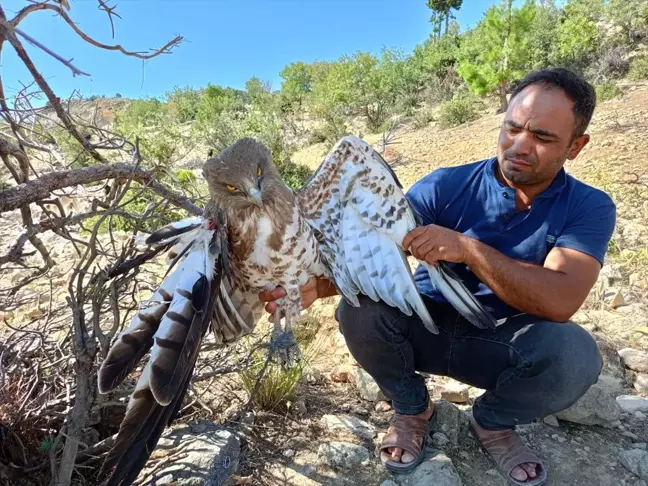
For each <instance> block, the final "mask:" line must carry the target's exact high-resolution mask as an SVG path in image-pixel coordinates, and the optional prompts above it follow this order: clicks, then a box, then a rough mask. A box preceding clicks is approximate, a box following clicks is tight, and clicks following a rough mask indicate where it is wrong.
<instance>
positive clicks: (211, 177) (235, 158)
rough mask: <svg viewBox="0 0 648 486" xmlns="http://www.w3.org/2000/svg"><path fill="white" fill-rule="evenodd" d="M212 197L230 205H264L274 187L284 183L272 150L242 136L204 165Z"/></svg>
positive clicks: (234, 207)
mask: <svg viewBox="0 0 648 486" xmlns="http://www.w3.org/2000/svg"><path fill="white" fill-rule="evenodd" d="M203 176H204V177H205V180H206V181H207V185H208V186H209V193H210V196H211V199H212V200H213V201H214V202H216V203H218V204H220V205H221V206H223V207H227V208H230V209H235V210H239V209H247V208H250V207H254V206H258V207H262V206H263V205H264V203H265V202H267V199H268V196H270V194H271V193H272V192H273V191H272V189H273V187H276V186H277V185H278V184H283V182H282V181H281V178H280V177H279V174H278V172H277V169H276V168H275V166H274V164H273V163H272V157H271V155H270V150H268V148H267V147H266V146H265V145H264V144H262V143H260V142H257V141H256V140H254V139H252V138H242V139H240V140H239V141H237V142H236V143H235V144H233V145H231V146H229V147H227V148H226V149H224V150H223V151H222V152H221V153H220V154H219V155H217V156H216V157H213V158H211V159H209V160H207V162H205V165H204V166H203Z"/></svg>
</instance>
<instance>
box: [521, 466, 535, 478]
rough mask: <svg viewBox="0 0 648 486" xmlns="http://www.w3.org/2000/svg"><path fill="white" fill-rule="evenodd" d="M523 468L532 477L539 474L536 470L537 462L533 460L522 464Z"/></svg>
mask: <svg viewBox="0 0 648 486" xmlns="http://www.w3.org/2000/svg"><path fill="white" fill-rule="evenodd" d="M521 467H522V469H524V471H525V472H526V473H527V475H528V476H529V477H530V478H535V477H536V476H537V475H538V472H537V470H536V464H534V463H533V462H527V463H525V464H522V465H521Z"/></svg>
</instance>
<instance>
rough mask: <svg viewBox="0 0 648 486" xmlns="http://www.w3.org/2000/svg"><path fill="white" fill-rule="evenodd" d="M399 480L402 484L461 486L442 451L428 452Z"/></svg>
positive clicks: (453, 468) (410, 485) (413, 485)
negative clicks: (409, 472) (422, 459)
mask: <svg viewBox="0 0 648 486" xmlns="http://www.w3.org/2000/svg"><path fill="white" fill-rule="evenodd" d="M399 482H400V484H401V485H403V486H463V482H462V481H461V477H460V476H459V473H457V470H456V469H455V467H454V465H453V464H452V461H451V460H450V458H449V457H448V456H446V455H445V454H444V453H443V452H437V453H433V454H431V453H428V455H427V456H426V458H425V460H424V461H423V462H422V463H421V464H420V465H419V466H418V467H417V468H416V469H415V470H414V471H413V472H412V473H411V474H408V475H404V476H403V478H402V479H400V478H399Z"/></svg>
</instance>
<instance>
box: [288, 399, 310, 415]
mask: <svg viewBox="0 0 648 486" xmlns="http://www.w3.org/2000/svg"><path fill="white" fill-rule="evenodd" d="M291 408H292V411H293V412H294V413H295V414H297V415H306V414H307V413H308V408H306V400H304V399H303V398H298V399H297V400H295V402H294V403H293V404H292V407H291Z"/></svg>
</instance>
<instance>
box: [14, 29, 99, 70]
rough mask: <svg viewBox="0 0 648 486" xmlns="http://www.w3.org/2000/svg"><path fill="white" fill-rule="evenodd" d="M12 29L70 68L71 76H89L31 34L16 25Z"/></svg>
mask: <svg viewBox="0 0 648 486" xmlns="http://www.w3.org/2000/svg"><path fill="white" fill-rule="evenodd" d="M6 27H7V26H6V25H5V28H6ZM14 31H15V32H16V34H18V35H20V36H22V37H24V38H25V40H27V42H29V43H30V44H32V45H34V46H36V47H38V48H39V49H41V50H43V51H44V52H46V53H47V54H49V55H50V56H52V57H53V58H54V59H56V60H57V61H59V62H60V63H61V64H63V65H65V66H67V67H68V68H70V70H71V71H72V75H73V76H79V75H83V76H90V74H89V73H86V72H83V71H81V70H80V69H79V68H77V67H75V66H74V65H73V64H72V63H71V62H70V61H67V60H65V59H63V58H62V57H61V56H59V55H58V54H57V53H56V52H54V51H52V50H51V49H50V48H48V47H47V46H45V45H43V44H41V43H40V42H38V41H37V40H36V39H34V38H33V37H32V36H30V35H29V34H27V33H25V32H23V31H22V30H20V29H19V28H18V27H14Z"/></svg>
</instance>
